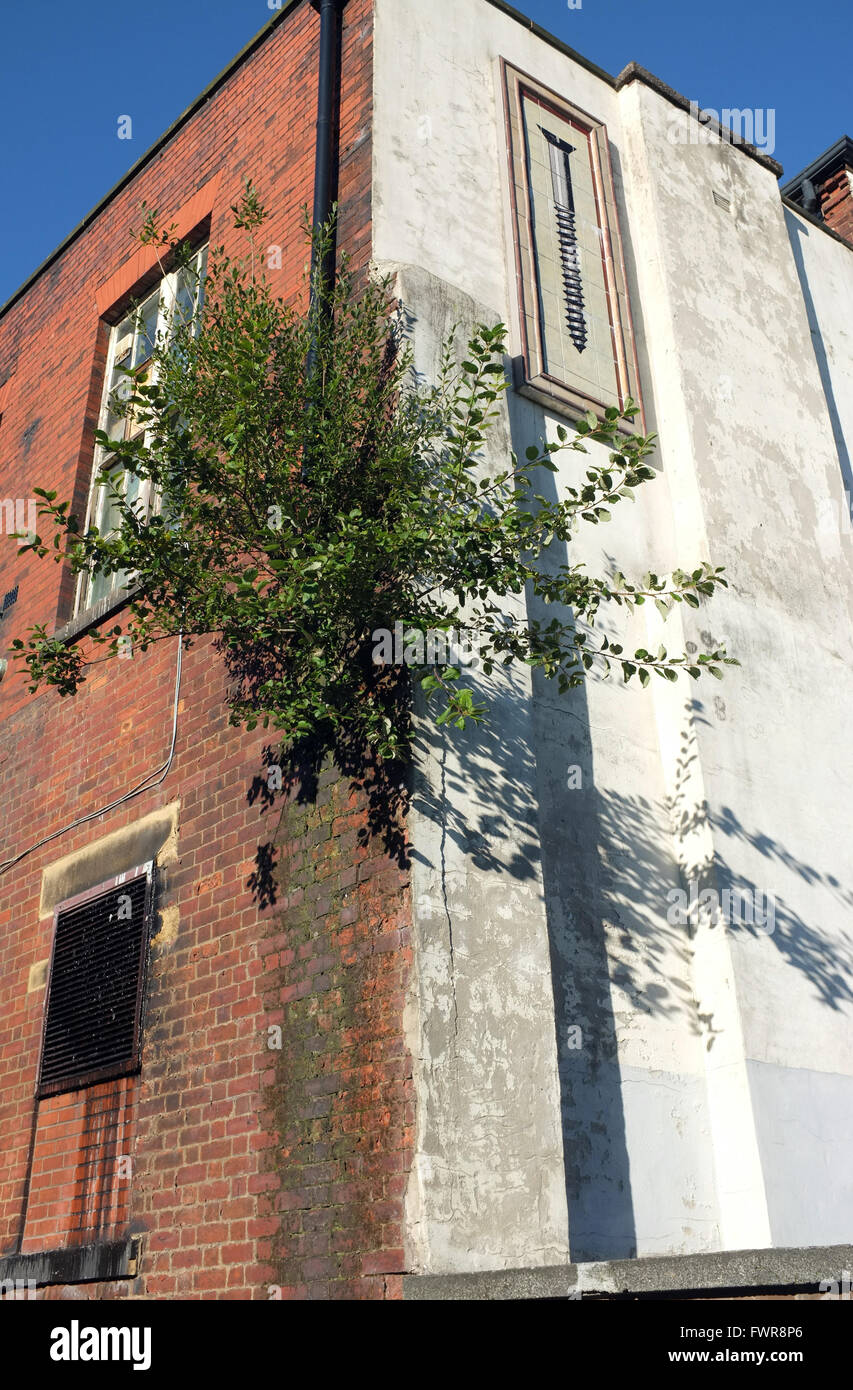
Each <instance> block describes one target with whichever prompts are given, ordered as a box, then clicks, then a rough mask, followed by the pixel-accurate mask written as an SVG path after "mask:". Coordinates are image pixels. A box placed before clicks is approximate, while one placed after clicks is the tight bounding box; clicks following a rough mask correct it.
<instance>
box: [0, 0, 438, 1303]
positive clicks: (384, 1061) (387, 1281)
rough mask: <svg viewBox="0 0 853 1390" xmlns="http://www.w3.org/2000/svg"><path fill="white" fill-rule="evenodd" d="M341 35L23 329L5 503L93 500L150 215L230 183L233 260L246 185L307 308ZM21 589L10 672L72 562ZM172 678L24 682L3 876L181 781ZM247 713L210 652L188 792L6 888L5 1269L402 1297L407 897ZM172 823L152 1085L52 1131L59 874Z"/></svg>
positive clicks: (95, 1291) (165, 154) (103, 1102)
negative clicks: (267, 853)
mask: <svg viewBox="0 0 853 1390" xmlns="http://www.w3.org/2000/svg"><path fill="white" fill-rule="evenodd" d="M318 33H319V20H318V17H317V15H316V13H315V12H314V10H313V9H312V8H311V6H310V5H309V4H308V3H307V0H303V3H302V4H298V5H297V6H295V7H294V8H293V9H292V10H290V11H289V12H287V13H285V14H284V15H283V16H282V18H281V20H280V22H279V23H278V24H277V25H276V26H275V27H274V28H273V29H272V30H271V31H270V33H269V34H268V36H267V37H266V39H265V41H264V42H263V43H262V44H261V46H260V47H258V48H257V49H256V50H255V51H254V52H253V53H252V54H251V55H250V56H249V57H248V58H247V59H246V60H245V61H244V62H243V63H242V65H241V66H240V67H239V68H238V69H237V70H236V71H235V72H234V73H233V74H232V75H231V77H230V78H229V79H228V80H227V82H226V83H225V84H224V85H223V86H221V87H219V88H218V89H217V90H216V91H215V92H214V94H213V95H212V96H211V97H210V98H209V99H208V100H207V101H206V102H205V103H204V105H202V106H201V107H200V109H199V110H198V111H197V112H196V113H195V114H193V115H192V117H191V118H190V119H189V120H188V121H187V122H186V123H185V124H184V125H183V126H182V127H181V128H180V129H179V130H178V131H177V132H176V134H175V135H174V136H173V137H172V138H171V139H170V141H169V142H168V143H167V144H166V145H165V146H164V147H163V148H162V149H161V150H160V151H159V152H158V153H157V154H156V155H155V156H154V157H153V159H152V160H151V161H150V162H149V163H148V164H146V166H145V167H144V168H143V169H142V170H141V171H140V172H139V173H138V174H137V175H136V176H135V178H134V179H133V181H132V183H131V184H129V185H128V186H127V187H125V188H124V189H122V190H121V191H120V192H119V193H118V194H117V195H116V196H115V197H114V199H113V200H112V201H111V202H110V203H109V205H108V206H107V207H106V208H104V209H103V210H102V211H101V212H100V213H99V214H98V216H97V217H96V218H95V220H94V221H93V222H92V224H91V225H90V226H89V227H87V228H86V230H85V231H84V232H83V233H82V234H80V235H79V236H78V237H77V238H76V239H75V240H74V241H73V242H72V243H71V245H70V246H69V247H68V248H67V249H66V250H65V251H64V252H63V253H62V255H61V256H60V257H59V258H58V260H57V261H56V262H55V263H54V264H53V265H51V266H49V267H48V268H47V269H46V270H45V271H44V272H43V273H42V274H41V275H40V277H39V278H38V280H37V281H36V282H35V284H34V285H32V286H31V287H30V288H29V289H28V290H27V292H26V293H25V295H24V296H23V297H22V298H21V299H20V300H19V301H17V302H16V303H15V304H13V305H12V307H11V308H10V309H9V310H8V311H7V313H6V314H5V316H4V317H3V318H2V319H0V382H2V381H3V379H4V378H6V377H7V376H8V377H9V378H10V379H9V381H8V385H7V387H6V389H5V393H4V397H5V399H4V406H3V419H2V423H0V462H2V468H3V478H4V482H3V488H4V490H5V492H6V493H7V494H8V495H9V496H12V497H18V496H20V497H23V498H28V497H30V496H32V489H33V487H34V486H36V485H39V486H46V487H54V488H57V489H58V490H59V491H60V493H61V495H64V496H68V495H70V494H71V493H72V492H73V491H74V490H75V489H76V492H77V495H78V496H79V495H80V494H81V491H82V493H85V489H86V486H87V484H88V477H89V472H90V469H91V451H92V430H93V428H94V424H95V418H96V415H97V407H98V403H99V400H100V389H101V380H102V371H103V350H104V343H105V336H106V334H105V329H104V327H103V324H101V323H100V322H99V315H98V299H99V292H100V300H101V307H102V308H103V302H104V301H103V296H104V290H103V287H104V285H105V284H106V282H107V281H109V280H110V278H111V277H112V276H114V275H115V274H116V272H117V271H119V270H120V268H121V267H122V265H123V263H124V262H125V261H126V260H127V259H128V257H129V256H130V255H131V254H132V252H133V245H132V243H131V242H130V240H129V238H128V228H130V227H131V226H138V225H139V220H140V219H139V208H140V204H141V202H142V200H143V199H145V200H146V201H147V203H148V204H149V205H152V204H154V205H156V206H158V207H159V208H161V209H162V211H163V214H164V216H165V220H166V221H167V222H168V221H171V220H173V217H174V216H175V215H179V214H180V212H181V210H182V209H185V208H186V205H187V203H188V202H190V200H191V199H192V198H193V195H194V194H195V193H196V191H197V190H198V189H199V188H201V187H202V186H203V185H204V184H206V183H207V182H208V181H209V180H211V179H214V178H218V183H217V184H216V193H215V200H214V204H213V208H212V218H211V236H210V239H211V243H212V244H214V245H217V244H220V243H224V244H225V246H226V247H228V248H233V247H234V244H235V243H234V233H233V230H232V228H231V224H230V213H229V205H230V204H231V203H233V202H234V201H235V200H236V198H237V197H238V195H239V191H240V187H241V184H242V180H243V179H244V178H245V177H246V176H250V177H252V178H253V179H254V181H255V183H256V184H257V186H258V189H259V192H260V195H261V198H262V200H263V202H264V203H265V204H266V206H267V207H268V209H269V211H270V218H269V221H268V223H267V225H266V229H265V232H264V236H265V238H267V240H268V242H269V243H270V244H272V243H275V244H277V245H279V246H281V248H282V259H283V268H282V270H281V271H280V272H275V271H271V272H269V273H270V274H271V275H276V274H278V275H280V286H281V292H282V294H284V295H285V296H289V295H291V294H293V293H294V292H295V290H296V288H297V286H298V283H299V277H300V274H301V271H302V267H303V265H304V262H305V260H306V258H307V248H306V245H305V242H304V240H303V237H302V233H301V232H300V229H299V221H300V209H301V207H302V206H303V205H304V204H306V203H308V204H309V205H310V202H311V197H312V191H313V151H314V119H315V114H316V69H317V40H318ZM371 33H372V13H371V3H370V0H349V4H348V5H347V7H346V9H345V11H344V39H343V63H342V72H343V77H342V118H341V139H340V153H341V176H340V189H339V199H340V235H341V243H342V245H343V246H345V247H346V249H347V250H348V251H349V252H350V254H351V255H352V257H353V259H354V262H355V264H356V266H364V265H365V264H366V263H367V260H368V258H369V254H370V234H371V233H370V176H371V147H370V127H371V81H372V76H371ZM63 582H64V585H65V587H64V589H63ZM15 585H18V586H19V590H18V601H17V602H16V603H15V605H14V606H13V607H11V608H10V609H9V611H8V613H7V615H6V617H5V619H4V620H3V622H2V624H0V645H1V646H2V647H3V648H4V649H5V648H6V647H7V646H8V642H9V640H10V639H11V638H12V637H14V636H18V635H23V633H24V632H25V631H26V629H27V628H28V627H29V626H30V625H31V624H32V623H34V622H46V623H47V624H48V625H51V624H53V623H55V622H56V621H58V620H61V618H62V617H63V616H64V614H63V611H62V609H63V602H64V601H65V602H67V598H68V585H67V580H66V581H63V576H62V572H61V570H60V569H59V567H56V566H53V565H52V564H50V563H49V562H48V561H44V562H41V563H39V562H37V561H35V560H33V559H32V558H31V557H24V556H20V555H19V553H18V550H17V546H16V544H15V542H14V541H11V540H9V539H8V537H6V536H2V537H0V596H2V594H3V593H5V592H6V591H8V590H10V589H12V588H13V587H14V586H15ZM175 661H176V643H175V642H174V641H173V640H170V641H169V642H166V643H162V644H159V645H156V646H154V647H152V648H151V649H150V650H149V651H148V653H146V654H144V655H142V654H139V653H137V654H135V655H134V657H133V659H132V660H129V661H124V660H117V659H116V660H111V661H108V662H105V663H104V665H102V666H101V667H99V668H96V674H95V675H93V677H92V678H91V679H90V680H89V681H88V682H87V683H86V684H85V685H84V686H83V687H82V689H81V692H80V693H79V694H78V696H77V697H76V698H74V699H66V700H62V699H60V698H59V697H58V696H57V695H56V694H55V693H54V692H51V691H48V692H46V693H43V694H40V695H38V696H36V697H31V696H29V695H27V693H26V688H25V683H24V681H23V680H22V679H21V678H20V677H18V676H13V675H12V674H11V673H10V675H9V676H7V678H6V680H5V681H4V683H3V684H2V686H0V804H2V806H3V816H4V822H5V828H6V836H5V849H4V854H3V857H4V858H5V857H7V856H9V857H11V856H12V855H15V854H18V853H19V852H21V851H22V850H26V849H27V848H28V847H29V846H32V845H34V844H35V843H36V842H37V841H39V840H41V839H42V838H44V837H47V836H52V835H53V834H54V833H55V832H56V831H59V830H63V828H64V827H67V826H68V825H69V823H70V822H72V821H73V820H75V819H77V818H79V817H81V816H86V815H89V814H91V813H92V812H94V811H97V810H98V809H99V808H100V807H102V806H104V805H105V804H107V803H108V802H110V801H111V800H113V799H114V798H117V797H119V796H121V795H122V794H123V793H124V792H125V791H127V790H128V789H129V788H131V787H133V786H135V785H136V784H137V783H138V782H139V781H141V780H142V779H143V778H145V776H146V774H149V773H151V772H152V771H154V770H155V769H157V768H159V767H160V766H161V765H162V763H163V762H164V760H165V758H166V755H167V753H168V750H169V743H170V736H171V717H172V697H173V690H174V679H175ZM225 693H226V687H225V676H224V672H223V670H222V667H221V664H220V662H219V659H218V657H217V655H216V653H215V651H214V649H213V646H212V643H211V642H208V641H201V642H198V643H196V644H194V646H193V648H192V650H190V651H189V652H188V653H187V654H186V656H185V660H184V671H183V678H182V687H181V700H180V706H179V724H178V738H177V745H176V750H175V758H174V762H173V764H172V766H171V768H170V770H169V772H168V774H167V776H166V778H165V780H164V781H163V782H162V783H161V784H160V785H158V786H156V787H153V788H151V789H150V790H148V791H146V792H145V793H144V794H142V795H140V796H138V797H136V798H134V799H133V800H131V801H129V802H126V803H125V804H123V805H121V806H119V807H117V808H116V809H115V810H113V811H111V812H109V813H107V814H106V815H103V816H99V817H98V818H97V819H95V820H92V821H90V822H88V823H87V824H84V825H81V826H79V827H77V828H76V829H73V830H67V829H64V830H63V833H62V834H61V835H60V836H59V837H58V838H56V839H53V840H52V841H51V842H50V843H48V844H46V845H44V846H43V847H42V848H40V849H37V850H35V852H32V853H29V854H27V856H26V857H25V858H24V859H22V861H21V863H20V864H18V865H16V866H15V867H13V868H12V869H10V870H9V871H8V872H6V873H5V874H3V875H0V1056H2V1057H3V1070H2V1079H0V1136H2V1147H3V1152H4V1163H3V1165H2V1169H0V1256H2V1255H3V1254H7V1253H12V1252H14V1251H16V1250H19V1249H22V1250H23V1251H27V1250H30V1249H36V1248H38V1249H45V1248H51V1247H53V1246H58V1245H62V1244H67V1243H71V1242H80V1241H87V1242H88V1241H90V1240H91V1239H92V1235H93V1232H95V1231H97V1232H99V1233H100V1234H101V1235H102V1236H103V1237H104V1238H112V1237H114V1236H117V1235H119V1236H120V1235H122V1234H123V1233H125V1232H132V1233H140V1234H141V1235H142V1238H143V1243H142V1257H141V1262H140V1269H139V1272H138V1275H137V1277H136V1278H135V1279H134V1280H128V1281H119V1282H116V1283H111V1284H100V1285H99V1284H92V1285H85V1286H82V1287H81V1289H80V1290H79V1291H80V1292H82V1293H84V1294H86V1295H88V1296H91V1297H122V1296H127V1295H142V1296H148V1297H236V1298H267V1297H269V1296H271V1294H272V1296H278V1295H279V1293H280V1294H281V1296H282V1297H310V1298H314V1297H327V1296H330V1297H335V1296H342V1297H371V1298H372V1297H395V1296H398V1295H399V1292H400V1287H399V1284H400V1281H399V1271H400V1270H401V1268H402V1253H401V1247H402V1202H403V1187H404V1183H405V1178H406V1173H407V1169H408V1163H409V1154H410V1148H411V1128H410V1127H411V1123H412V1112H411V1105H412V1100H411V1094H410V1087H411V1068H410V1064H409V1059H408V1057H407V1054H406V1050H405V1045H404V1040H403V1034H402V1011H403V1001H404V995H405V991H406V988H407V981H408V971H409V969H410V949H409V942H408V924H409V910H408V879H407V874H406V872H405V870H404V869H401V867H400V862H401V858H400V855H399V853H397V852H392V851H391V850H389V847H388V840H387V836H386V835H383V834H382V833H378V832H376V833H374V830H373V829H372V828H371V826H369V825H368V794H367V792H365V791H364V790H361V789H359V788H358V786H357V785H354V784H353V782H352V779H351V778H349V777H341V776H340V774H338V773H337V772H336V771H334V770H332V769H330V768H327V769H326V770H325V771H323V772H322V773H321V774H320V777H319V783H318V785H317V787H316V788H311V787H307V788H306V787H305V786H304V785H303V786H302V787H301V788H300V786H299V785H296V786H295V787H294V788H293V789H292V791H291V793H290V794H289V795H287V796H285V795H284V794H279V796H278V798H277V801H276V803H275V804H274V805H268V804H267V802H266V800H265V799H264V798H255V797H254V796H252V795H251V794H250V790H249V789H250V787H251V786H252V784H253V781H254V780H255V779H256V778H257V776H258V774H259V771H260V769H261V763H262V753H263V747H264V739H263V738H262V737H260V736H259V735H258V734H257V733H255V734H251V735H249V734H246V733H244V732H240V731H239V730H235V729H232V728H230V727H229V726H228V724H227V709H226V705H225V698H224V697H225ZM175 801H179V802H180V818H179V831H178V844H177V852H178V859H177V862H176V863H172V864H170V865H169V866H168V867H167V868H165V869H161V870H160V872H159V886H158V896H157V910H158V914H159V916H158V921H157V923H156V924H155V928H154V931H155V941H154V944H153V946H152V953H151V960H150V966H149V982H148V998H147V1004H146V1015H145V1025H144V1047H143V1064H142V1071H141V1075H140V1076H139V1077H138V1078H136V1079H135V1080H133V1081H129V1082H128V1081H121V1082H117V1083H116V1082H113V1083H105V1084H103V1085H101V1086H98V1087H93V1088H89V1089H87V1090H86V1091H77V1092H72V1093H70V1094H69V1095H66V1096H59V1097H54V1098H52V1099H51V1100H50V1101H46V1102H42V1103H41V1106H40V1107H39V1110H38V1125H37V1126H36V1127H34V1119H35V1117H36V1107H35V1102H34V1088H35V1079H36V1073H37V1066H38V1052H39V1042H40V1036H41V1027H42V1018H43V1007H44V993H45V991H44V988H43V986H41V987H33V988H30V989H29V991H28V981H29V980H30V971H31V968H32V967H33V965H34V964H35V963H36V962H39V961H43V960H44V959H45V958H46V957H47V956H48V955H49V953H50V944H51V933H52V925H53V924H52V918H51V916H50V915H48V914H45V915H44V916H41V917H40V915H39V903H40V894H41V886H42V874H43V871H44V869H45V868H46V866H48V865H50V864H52V863H54V862H55V861H56V860H57V859H59V858H61V857H63V856H66V855H69V854H71V853H72V852H75V851H77V850H80V849H82V848H84V847H85V846H87V845H89V844H91V843H92V842H94V841H97V840H99V839H101V838H102V837H104V836H107V835H109V834H111V833H112V832H113V831H116V830H118V829H120V828H122V827H126V826H130V825H132V824H134V823H135V822H136V821H137V820H138V819H139V818H140V817H142V816H144V815H146V814H148V813H149V812H151V811H153V810H155V809H157V808H159V807H163V806H166V805H167V804H171V803H173V802H175ZM397 829H398V831H399V832H400V833H401V834H402V833H404V825H403V824H402V822H400V823H398V826H397ZM271 842H275V844H276V845H277V846H278V851H277V854H278V862H277V868H276V878H277V882H278V890H277V891H278V898H277V901H276V902H275V903H274V904H273V905H264V900H263V896H262V895H261V894H259V891H258V888H257V884H256V883H255V881H254V875H255V873H256V870H257V865H258V862H259V857H258V856H259V854H260V857H261V861H263V856H264V852H263V851H262V850H259V847H261V846H264V845H267V844H269V843H271ZM175 912H177V929H176V930H173V928H174V921H173V917H174V913H175ZM278 1028H280V1029H281V1039H280V1041H281V1047H280V1048H279V1047H277V1046H276V1045H275V1044H276V1043H277V1041H278V1040H279V1039H278V1034H277V1033H276V1032H275V1029H278ZM271 1029H272V1030H273V1031H272V1032H271V1031H270V1030H271ZM271 1044H272V1046H271ZM101 1106H104V1107H105V1110H104V1111H103V1112H102V1111H101V1109H100V1107H101ZM104 1117H105V1118H104ZM110 1117H112V1118H110ZM117 1153H121V1154H122V1155H124V1154H127V1156H129V1158H130V1161H131V1162H130V1167H131V1176H130V1180H129V1182H127V1181H124V1180H121V1181H120V1180H118V1178H117V1177H116V1175H115V1174H113V1175H111V1173H110V1171H109V1169H110V1163H111V1162H112V1161H113V1158H114V1156H115V1154H117ZM114 1178H115V1181H114V1180H113V1179H114ZM27 1192H28V1194H29V1195H28V1200H27ZM25 1216H26V1222H25V1221H24V1218H25ZM63 1292H64V1291H63V1290H62V1289H57V1288H51V1289H48V1290H47V1291H46V1296H48V1297H57V1296H62V1295H63Z"/></svg>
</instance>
